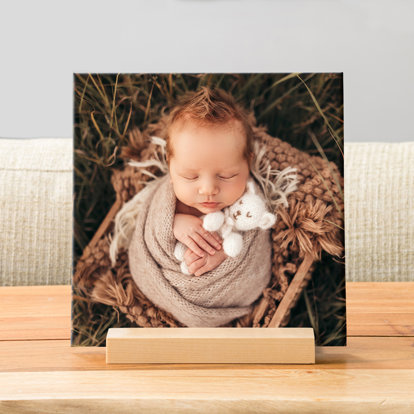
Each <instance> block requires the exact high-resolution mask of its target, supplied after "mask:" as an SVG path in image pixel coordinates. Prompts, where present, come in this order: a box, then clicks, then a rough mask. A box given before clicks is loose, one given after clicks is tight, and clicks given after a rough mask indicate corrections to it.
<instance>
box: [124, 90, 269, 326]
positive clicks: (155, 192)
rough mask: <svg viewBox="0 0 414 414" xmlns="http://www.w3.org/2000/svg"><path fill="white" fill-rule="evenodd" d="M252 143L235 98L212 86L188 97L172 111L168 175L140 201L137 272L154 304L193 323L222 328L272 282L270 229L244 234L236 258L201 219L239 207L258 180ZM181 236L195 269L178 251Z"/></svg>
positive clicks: (132, 248) (133, 256) (134, 244)
mask: <svg viewBox="0 0 414 414" xmlns="http://www.w3.org/2000/svg"><path fill="white" fill-rule="evenodd" d="M252 141H253V132H252V128H251V126H250V123H249V121H248V115H247V112H246V111H245V110H244V109H243V108H241V107H240V106H239V105H238V104H237V103H236V102H235V100H234V98H232V97H231V96H230V95H228V94H227V93H225V92H224V91H221V90H210V89H208V88H202V89H201V90H200V91H199V92H196V93H192V94H189V95H186V96H185V98H184V99H182V100H181V102H179V104H178V105H176V106H175V107H174V108H173V109H172V111H171V112H170V114H169V116H168V122H167V132H166V160H167V163H168V172H167V174H166V175H165V176H164V177H162V178H159V179H157V180H153V182H150V183H149V184H148V185H147V186H146V187H145V188H144V190H142V191H141V192H140V193H138V194H137V195H136V196H135V197H134V198H136V200H135V201H134V199H133V200H132V202H133V203H134V202H135V203H139V205H137V207H136V208H135V207H134V208H135V211H136V220H135V230H134V231H133V234H132V237H131V241H130V244H129V247H128V258H129V267H130V271H131V275H132V277H133V279H134V281H135V283H136V284H137V286H138V287H139V288H140V290H141V291H142V293H143V294H144V295H145V296H146V297H147V298H148V299H149V300H150V301H152V302H153V303H154V304H155V305H156V306H158V307H159V308H161V309H164V310H165V311H167V312H170V313H171V314H172V315H173V317H174V318H175V319H177V320H178V321H179V322H181V323H182V324H184V325H186V326H195V327H201V326H222V325H224V324H227V323H229V322H231V321H232V320H234V319H236V318H239V317H241V316H243V315H246V314H247V313H249V312H250V311H251V304H252V303H253V302H254V301H255V300H256V299H258V298H259V296H260V295H261V294H262V292H263V289H265V288H266V287H267V285H268V283H269V281H270V277H271V253H272V247H271V240H270V230H263V229H260V228H259V229H253V230H248V231H244V232H243V246H242V248H241V251H240V253H239V254H238V255H237V257H228V256H227V255H226V254H225V252H224V250H223V247H222V239H221V237H220V236H219V234H218V233H216V232H209V231H207V230H205V229H204V228H203V221H202V219H201V218H200V217H201V216H203V215H206V214H208V213H212V212H219V211H222V210H223V209H225V208H226V207H229V206H231V205H233V204H234V203H235V201H237V200H238V199H239V198H240V197H241V196H242V195H243V194H244V193H245V191H246V187H247V182H248V180H249V179H250V180H251V182H253V179H252V177H251V175H250V165H251V162H252V161H253V156H254V155H253V142H252ZM254 185H255V186H256V192H260V191H261V190H260V188H259V186H258V185H257V184H254ZM177 240H178V241H180V242H181V243H183V244H184V245H185V247H186V251H185V254H184V261H185V263H186V265H187V268H188V270H189V273H191V274H183V273H182V272H181V269H180V262H179V261H178V260H177V259H176V258H175V256H174V248H175V246H176V243H177Z"/></svg>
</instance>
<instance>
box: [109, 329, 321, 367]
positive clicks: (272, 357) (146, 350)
mask: <svg viewBox="0 0 414 414" xmlns="http://www.w3.org/2000/svg"><path fill="white" fill-rule="evenodd" d="M106 363H107V364H125V363H167V364H168V363H171V364H176V363H213V364H214V363H217V364H219V363H233V364H234V363H236V364H243V363H249V364H252V363H254V364H267V363H269V364H314V363H315V338H314V333H313V329H312V328H112V329H109V331H108V335H107V338H106Z"/></svg>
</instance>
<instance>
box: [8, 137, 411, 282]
mask: <svg viewBox="0 0 414 414" xmlns="http://www.w3.org/2000/svg"><path fill="white" fill-rule="evenodd" d="M72 183H73V168H72V140H71V139H30V140H17V139H0V211H1V215H0V218H1V219H0V247H1V248H0V285H2V286H10V285H43V284H69V283H70V279H71V273H72V269H71V265H72V263H71V261H72V258H71V254H72ZM413 243H414V142H409V143H394V144H392V143H346V144H345V246H346V278H347V280H348V281H409V280H411V281H414V245H413Z"/></svg>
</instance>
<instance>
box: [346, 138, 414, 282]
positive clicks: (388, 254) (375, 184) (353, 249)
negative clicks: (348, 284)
mask: <svg viewBox="0 0 414 414" xmlns="http://www.w3.org/2000/svg"><path fill="white" fill-rule="evenodd" d="M345 254H346V259H345V260H346V278H347V280H349V281H399V282H402V281H414V142H404V143H346V144H345Z"/></svg>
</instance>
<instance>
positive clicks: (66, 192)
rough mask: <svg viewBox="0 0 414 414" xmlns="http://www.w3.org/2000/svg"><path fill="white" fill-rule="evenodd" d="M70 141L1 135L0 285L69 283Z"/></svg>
mask: <svg viewBox="0 0 414 414" xmlns="http://www.w3.org/2000/svg"><path fill="white" fill-rule="evenodd" d="M72 142H73V141H72V139H64V138H61V139H46V138H45V139H0V212H1V213H0V214H1V216H0V217H1V220H0V246H1V247H0V285H3V286H10V285H43V284H67V283H70V280H71V272H72V270H71V269H72V182H73V178H72V172H73V166H72V163H73V162H72V159H73V157H72V153H73V149H72Z"/></svg>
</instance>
